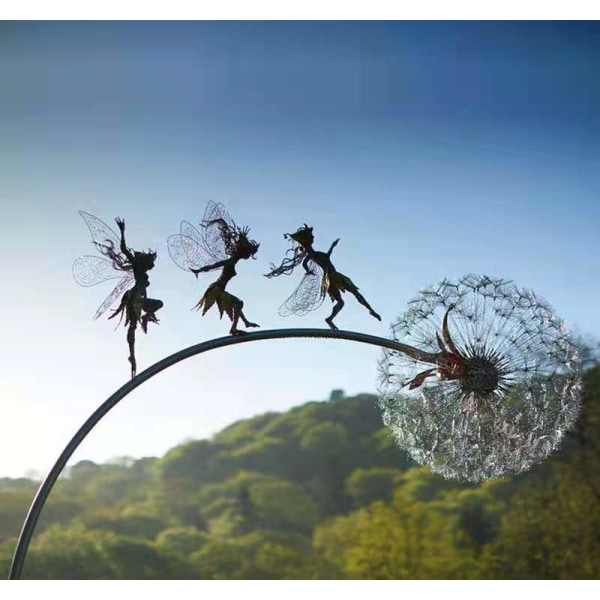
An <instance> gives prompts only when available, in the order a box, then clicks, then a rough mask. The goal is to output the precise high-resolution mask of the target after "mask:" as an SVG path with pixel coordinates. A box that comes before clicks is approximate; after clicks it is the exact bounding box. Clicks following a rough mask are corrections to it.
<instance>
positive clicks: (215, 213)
mask: <svg viewBox="0 0 600 600" xmlns="http://www.w3.org/2000/svg"><path fill="white" fill-rule="evenodd" d="M200 227H201V230H198V229H197V228H196V227H194V226H193V225H192V224H191V223H188V222H187V221H182V222H181V227H180V233H178V234H175V235H172V236H170V237H169V239H168V242H167V243H168V247H169V254H170V255H171V258H172V259H173V262H174V263H175V264H176V265H177V266H178V267H180V268H181V269H183V270H184V271H191V272H192V273H194V275H195V276H196V278H197V277H198V274H199V273H206V272H208V271H214V270H216V269H222V270H221V274H220V275H219V278H218V279H217V280H216V281H215V282H214V283H211V284H210V285H209V286H208V289H207V290H206V292H205V293H204V295H203V296H202V298H201V299H200V300H199V302H198V303H197V304H196V306H195V307H194V308H195V309H196V310H200V309H202V315H203V316H204V315H205V314H206V313H207V312H208V310H209V309H210V308H211V307H212V306H213V305H215V304H216V306H217V308H218V309H219V313H220V315H221V318H222V317H223V313H225V314H226V315H227V316H228V317H229V318H230V319H231V322H232V324H231V329H230V330H229V333H230V334H232V335H237V334H243V333H245V332H244V331H243V330H240V329H238V321H239V320H240V319H241V320H242V322H243V323H244V325H245V326H246V327H259V325H257V324H256V323H252V322H250V321H248V319H246V316H245V315H244V311H243V307H244V302H243V301H242V300H240V299H239V298H237V297H236V296H234V295H233V294H230V293H229V292H228V291H226V287H227V284H228V283H229V282H230V281H231V279H232V278H233V277H235V275H236V270H235V265H236V264H237V263H238V262H239V261H240V260H247V259H248V258H255V254H256V252H257V251H258V247H259V245H260V244H258V243H257V242H255V241H254V240H251V239H250V238H249V237H248V234H249V231H250V230H249V229H248V228H247V227H239V226H238V225H236V223H235V221H234V220H233V219H232V218H231V215H230V214H229V212H228V211H227V209H226V208H225V207H224V206H223V205H222V204H215V203H214V202H212V201H211V202H209V203H208V206H207V207H206V210H205V212H204V217H203V219H202V223H201V224H200Z"/></svg>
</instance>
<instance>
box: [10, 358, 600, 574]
mask: <svg viewBox="0 0 600 600" xmlns="http://www.w3.org/2000/svg"><path fill="white" fill-rule="evenodd" d="M375 401H376V397H375V396H373V395H370V394H360V395H357V396H353V397H346V396H345V395H344V393H343V391H341V390H334V391H333V392H332V393H331V396H330V398H329V400H327V401H323V402H309V403H307V404H304V405H302V406H299V407H296V408H292V409H291V410H289V411H287V412H284V413H267V414H263V415H259V416H256V417H254V418H251V419H246V420H242V421H238V422H236V423H234V424H232V425H230V426H229V427H227V428H225V429H224V430H222V431H221V432H219V433H218V434H216V435H215V436H214V437H213V438H212V439H209V440H198V441H190V442H186V443H183V444H181V445H179V446H177V447H175V448H173V449H172V450H170V451H169V452H168V453H167V454H166V455H165V456H163V457H161V458H155V457H151V458H150V457H149V458H141V459H130V458H122V459H119V460H115V461H113V462H111V463H110V464H96V463H94V462H91V461H87V460H84V461H81V462H78V463H77V464H74V465H73V466H71V467H70V468H69V469H68V471H67V472H66V473H65V475H64V476H63V477H61V479H60V480H59V481H58V483H57V485H56V487H55V489H54V491H53V492H52V494H51V496H50V499H49V501H48V503H47V505H46V508H45V509H44V512H43V514H42V517H41V519H40V522H39V525H38V528H37V531H36V534H35V536H34V538H33V541H32V544H31V547H30V551H29V554H28V557H27V561H26V564H25V569H24V573H23V577H24V578H26V579H596V578H599V577H600V441H599V440H600V366H596V367H593V368H590V369H589V370H587V371H586V374H585V394H584V402H583V409H582V414H581V417H580V419H579V421H578V424H577V427H576V429H575V431H573V432H571V433H569V434H568V435H567V436H566V437H565V440H564V442H563V444H562V446H561V448H560V450H559V451H558V452H556V453H555V454H554V455H553V456H552V457H551V458H550V459H549V460H547V461H545V462H544V463H542V464H540V465H538V466H536V467H535V468H533V469H532V470H531V471H529V472H527V473H525V474H523V475H520V476H517V477H507V478H503V479H497V480H490V481H486V482H484V483H482V484H478V485H473V484H465V483H461V482H458V481H456V480H444V479H443V478H441V477H439V476H436V475H433V474H432V473H431V472H430V471H429V469H428V468H424V467H420V466H418V465H416V464H415V463H414V462H412V461H411V459H410V458H409V457H408V456H406V455H405V454H404V453H403V452H402V451H401V450H400V449H398V447H396V445H395V443H394V441H393V439H392V436H391V433H390V432H389V431H388V430H387V429H386V428H384V427H383V426H382V421H381V414H380V411H379V409H378V407H377V405H376V402H375ZM38 485H39V482H36V481H32V480H29V479H26V478H22V479H9V478H4V479H0V569H1V572H2V575H3V576H4V577H6V576H7V574H8V570H9V566H10V561H11V557H12V552H13V550H14V547H15V543H16V538H17V536H18V534H19V530H20V528H21V525H22V522H23V519H24V517H25V514H26V511H27V508H28V507H29V504H30V503H31V500H32V498H33V495H34V493H35V491H36V489H37V486H38Z"/></svg>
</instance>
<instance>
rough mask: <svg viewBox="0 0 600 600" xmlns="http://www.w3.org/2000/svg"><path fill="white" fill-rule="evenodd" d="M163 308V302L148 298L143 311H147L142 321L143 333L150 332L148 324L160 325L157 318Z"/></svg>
mask: <svg viewBox="0 0 600 600" xmlns="http://www.w3.org/2000/svg"><path fill="white" fill-rule="evenodd" d="M162 307H163V302H162V300H155V299H154V298H146V299H145V300H144V304H143V309H144V311H145V314H144V316H143V317H142V320H141V325H142V331H143V332H144V333H147V332H148V322H152V323H158V319H157V318H156V312H157V311H158V310H160V309H161V308H162Z"/></svg>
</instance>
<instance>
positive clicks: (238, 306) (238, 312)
mask: <svg viewBox="0 0 600 600" xmlns="http://www.w3.org/2000/svg"><path fill="white" fill-rule="evenodd" d="M243 307H244V302H243V301H242V300H240V299H239V298H236V297H235V296H234V297H233V317H232V319H231V320H232V321H233V322H232V324H231V329H230V330H229V333H230V334H231V335H236V334H240V333H245V332H244V331H242V330H241V329H238V328H237V324H238V321H239V320H240V318H241V319H242V321H243V322H244V325H245V326H246V327H258V325H257V324H256V323H251V322H250V321H248V319H246V317H245V316H244V313H243V311H242V308H243Z"/></svg>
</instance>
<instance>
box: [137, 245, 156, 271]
mask: <svg viewBox="0 0 600 600" xmlns="http://www.w3.org/2000/svg"><path fill="white" fill-rule="evenodd" d="M134 256H135V261H136V263H137V264H138V265H139V266H140V267H141V268H142V269H144V270H145V271H150V269H153V268H154V263H155V262H156V252H153V251H152V250H148V252H138V251H137V250H136V251H135V253H134Z"/></svg>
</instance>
